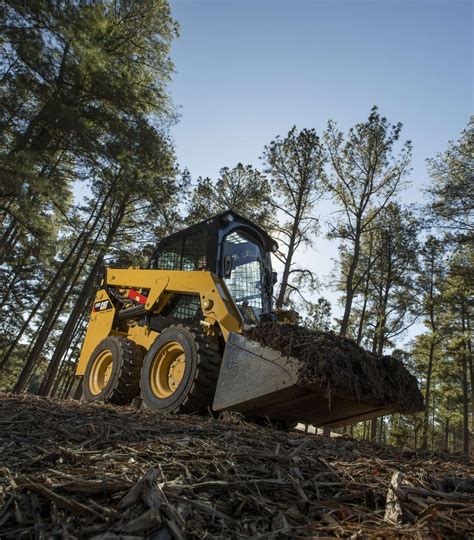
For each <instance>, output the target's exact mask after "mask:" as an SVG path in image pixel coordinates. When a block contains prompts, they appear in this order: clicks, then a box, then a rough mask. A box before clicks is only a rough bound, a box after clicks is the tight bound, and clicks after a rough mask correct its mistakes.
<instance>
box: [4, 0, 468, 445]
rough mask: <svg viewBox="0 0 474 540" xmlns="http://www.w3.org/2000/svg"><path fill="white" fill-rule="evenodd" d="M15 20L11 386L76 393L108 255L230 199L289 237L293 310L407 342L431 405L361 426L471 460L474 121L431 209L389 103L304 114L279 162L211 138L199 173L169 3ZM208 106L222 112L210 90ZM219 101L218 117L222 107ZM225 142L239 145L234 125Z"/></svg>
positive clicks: (112, 261) (271, 153) (74, 6)
mask: <svg viewBox="0 0 474 540" xmlns="http://www.w3.org/2000/svg"><path fill="white" fill-rule="evenodd" d="M302 4H304V3H302ZM232 6H233V7H232V9H234V10H235V9H236V6H235V4H232ZM214 7H215V6H214ZM183 9H184V8H183V6H181V7H180V8H179V9H178V10H177V11H178V13H179V11H180V10H183ZM189 9H190V10H191V11H192V8H189ZM221 15H222V12H221ZM0 17H1V22H0V24H1V64H0V65H1V72H0V80H1V90H2V91H1V96H0V100H1V101H0V133H1V140H0V168H1V186H0V222H1V227H2V228H1V245H0V254H1V255H0V256H1V261H0V265H1V266H0V279H1V285H2V286H1V291H2V292H1V299H0V301H1V306H2V309H1V314H0V325H1V335H0V388H1V389H2V390H12V391H14V392H24V391H29V392H33V393H38V394H40V395H52V396H58V397H67V396H70V395H73V394H74V392H75V379H74V375H73V374H74V365H75V362H76V361H77V357H78V352H79V350H80V345H81V341H82V339H83V336H84V331H85V327H86V324H87V318H88V314H89V312H90V304H91V301H92V297H93V295H94V291H95V288H96V285H97V280H98V276H99V275H100V273H101V271H102V268H103V266H104V265H111V266H130V265H141V266H144V265H146V264H147V260H148V258H149V255H150V253H151V251H152V250H153V248H154V246H155V245H156V243H157V242H158V241H159V239H160V238H162V237H163V236H164V235H166V234H169V233H170V232H173V231H175V230H177V229H179V228H181V227H183V226H186V225H188V224H191V223H193V222H196V221H198V220H201V219H204V218H206V217H208V216H209V215H212V214H214V213H216V212H219V211H221V210H224V209H227V208H231V209H234V210H235V211H237V212H239V213H241V214H243V215H245V216H248V217H250V218H251V219H253V220H255V221H256V222H258V223H260V224H262V225H263V226H264V227H266V228H267V229H268V230H269V231H270V232H271V233H272V234H273V235H274V236H275V237H276V238H277V239H278V241H279V244H280V251H279V252H278V253H277V254H276V261H275V262H276V266H277V269H278V270H279V284H278V288H277V291H276V295H275V302H276V305H277V307H285V308H286V307H291V308H294V309H296V310H297V311H298V312H299V313H300V315H301V323H302V324H306V325H308V326H311V327H313V328H320V329H323V330H327V329H332V330H334V331H336V332H339V333H341V334H342V335H347V336H349V337H351V338H353V339H355V340H356V341H357V342H358V343H360V344H361V345H363V346H364V347H366V348H368V349H369V350H371V351H373V352H375V353H378V354H383V353H388V352H393V354H395V355H398V356H399V357H401V358H403V359H404V361H405V363H406V365H407V366H408V367H409V368H410V369H411V370H412V372H413V373H414V374H415V375H416V376H417V377H418V379H419V381H420V385H421V388H422V390H423V393H424V396H425V401H426V404H427V407H426V411H425V413H420V414H418V415H412V416H408V417H403V416H400V415H393V416H390V417H385V418H382V419H380V420H379V421H374V422H371V423H361V424H358V425H356V426H352V427H351V429H350V431H351V434H352V435H353V436H356V437H365V438H371V439H372V440H377V441H378V442H380V443H381V444H397V445H405V446H410V447H417V448H418V447H421V448H431V449H438V450H449V451H454V452H457V451H461V452H464V453H468V451H469V446H470V442H471V441H470V439H471V438H472V433H474V371H473V356H472V316H473V296H472V291H473V273H472V264H473V243H472V241H473V231H472V210H473V182H472V176H473V128H474V124H473V120H472V119H470V118H469V116H468V114H466V118H465V125H464V129H463V128H462V126H460V127H459V133H458V135H457V138H456V139H455V140H453V141H452V142H448V141H446V144H445V147H444V148H440V149H439V150H440V151H439V153H438V154H434V155H431V156H430V155H427V156H425V157H426V158H427V163H426V170H427V172H428V174H429V178H430V182H429V184H428V185H426V187H425V189H424V191H422V196H421V197H419V200H417V201H416V204H407V201H411V200H413V196H412V194H413V183H414V181H415V183H416V179H414V178H413V172H412V155H413V147H414V146H415V148H416V144H417V141H416V140H415V141H413V142H411V140H410V139H411V136H410V133H409V132H407V129H406V128H404V127H403V126H402V124H401V123H400V122H399V121H398V120H399V119H398V118H395V119H388V118H386V117H385V116H384V114H383V111H382V110H379V109H378V108H377V107H376V106H373V107H372V108H371V109H370V108H368V109H367V110H361V111H360V112H359V115H358V116H359V118H360V120H359V121H358V122H356V123H354V124H353V125H352V127H350V126H348V127H345V128H344V129H342V128H339V127H338V124H337V123H336V122H335V121H333V120H331V119H330V118H325V119H324V122H321V123H320V124H319V125H318V128H317V129H316V128H314V127H313V126H312V125H306V127H304V126H303V127H298V128H297V127H292V123H290V124H289V125H288V126H287V128H286V129H285V130H284V131H281V132H280V133H279V132H275V133H274V134H272V135H271V136H270V137H269V138H267V139H264V138H262V140H261V141H260V142H259V144H258V145H256V144H253V147H254V151H255V146H259V149H258V152H257V154H258V156H259V157H260V158H261V159H260V160H258V161H257V162H253V163H251V164H248V163H245V162H244V164H242V163H238V162H235V161H234V162H230V163H226V162H225V159H226V152H224V151H222V152H220V153H219V148H218V147H217V148H215V149H214V148H211V150H212V152H213V153H214V154H216V153H219V156H218V159H219V161H220V160H222V162H221V167H220V170H219V172H214V174H212V175H211V176H206V175H204V174H203V175H201V176H195V175H194V174H193V171H192V170H188V169H187V168H186V166H185V165H187V163H185V162H183V163H181V162H180V161H179V160H178V158H177V156H180V146H179V141H180V135H179V132H178V136H177V137H176V140H174V139H173V137H172V135H173V133H174V131H173V130H175V129H176V128H175V126H179V125H180V119H181V118H180V114H179V111H178V109H177V108H176V105H175V104H174V103H173V100H172V96H173V97H174V94H172V90H173V86H170V84H171V81H172V77H173V75H174V66H173V63H172V61H171V59H172V58H173V55H172V52H171V51H172V50H171V45H172V43H173V42H174V41H175V40H176V38H177V37H178V34H179V32H180V30H179V26H178V24H177V22H176V21H175V19H174V15H173V14H172V13H171V8H170V6H169V4H168V3H167V2H166V1H164V0H160V1H151V0H150V1H143V2H138V3H137V2H133V1H114V2H112V1H101V2H82V3H78V2H72V1H71V2H60V3H52V2H47V1H33V2H21V1H5V2H3V3H2V4H1V6H0ZM227 17H228V20H227V23H228V24H229V20H230V19H232V17H229V13H227ZM181 31H183V30H181ZM178 43H179V41H178ZM394 46H395V45H394ZM282 61H283V62H284V61H285V59H284V58H283V59H282ZM212 72H213V73H214V72H215V70H212ZM223 82H224V84H223V86H224V90H221V92H220V93H221V94H222V93H225V86H226V85H225V81H223ZM206 84H207V85H208V86H209V88H211V87H213V88H214V85H211V84H210V82H209V81H207V83H206ZM170 88H171V90H170ZM256 88H257V89H256V90H255V92H257V93H258V92H259V91H261V88H260V90H258V88H259V87H258V85H257V87H256ZM267 91H268V89H267ZM294 94H295V95H297V94H298V89H297V85H296V89H295V91H294ZM256 95H257V94H256ZM269 95H270V93H269ZM227 97H228V98H229V96H227ZM269 99H270V97H269ZM453 99H454V96H453ZM201 103H203V105H204V104H207V106H208V105H209V101H208V100H207V99H206V98H204V97H203V96H202V95H201ZM324 110H329V109H326V108H324ZM204 113H205V115H206V118H208V119H209V123H211V124H212V122H214V119H215V116H216V114H215V113H213V110H212V109H210V110H209V109H207V110H205V111H204ZM189 114H191V115H192V113H191V112H190V113H189ZM433 114H434V112H433ZM328 116H329V115H328ZM182 118H183V122H182V123H183V124H185V119H186V111H183V112H182ZM247 120H248V119H247ZM295 121H296V119H295ZM231 127H232V124H230V127H229V133H232V130H231ZM234 127H235V125H234ZM440 129H442V126H440ZM202 130H203V132H204V133H205V132H206V126H205V125H204V124H203V127H202ZM247 130H248V134H249V135H248V136H249V138H250V139H251V138H252V125H251V124H250V123H249V124H248V126H247ZM219 138H220V139H223V140H224V141H225V143H226V144H227V145H231V146H232V138H231V137H230V138H229V139H227V140H226V137H225V132H224V133H222V135H221V134H219ZM183 145H184V147H185V146H186V145H185V144H184V143H183ZM196 146H197V148H199V145H198V141H196ZM217 146H218V145H217ZM244 154H245V152H244V151H242V155H243V156H244ZM187 155H188V156H189V154H187ZM180 159H181V158H180ZM214 159H216V158H214ZM190 161H191V162H192V161H193V159H190ZM237 161H239V158H237ZM242 161H244V158H242ZM213 163H214V162H213ZM213 167H214V166H213ZM213 167H210V168H211V169H212V168H213ZM319 242H325V245H328V246H333V248H332V249H333V251H332V253H333V254H334V257H333V258H334V259H335V260H334V269H333V271H332V272H331V275H330V276H323V275H321V271H320V266H319V265H318V261H317V259H318V258H322V257H323V256H325V254H324V253H322V252H321V249H318V243H319ZM330 258H331V257H327V256H325V259H326V260H327V259H330ZM336 299H337V301H336ZM471 446H472V443H471Z"/></svg>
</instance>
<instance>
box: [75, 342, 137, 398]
mask: <svg viewBox="0 0 474 540" xmlns="http://www.w3.org/2000/svg"><path fill="white" fill-rule="evenodd" d="M142 363H143V352H142V349H141V347H138V346H137V345H135V343H133V341H130V340H129V339H126V338H123V337H118V336H109V337H107V338H105V339H103V340H102V341H101V342H100V343H99V345H97V347H96V348H95V349H94V352H93V353H92V355H91V357H90V360H89V362H88V364H87V367H86V371H85V373H84V378H83V382H82V385H83V397H84V399H85V401H103V402H105V403H114V404H115V405H128V404H129V403H130V402H131V401H132V399H133V398H134V397H135V396H136V395H137V394H138V392H139V385H140V371H141V367H142Z"/></svg>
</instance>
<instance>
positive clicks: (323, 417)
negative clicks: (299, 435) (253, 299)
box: [213, 333, 396, 427]
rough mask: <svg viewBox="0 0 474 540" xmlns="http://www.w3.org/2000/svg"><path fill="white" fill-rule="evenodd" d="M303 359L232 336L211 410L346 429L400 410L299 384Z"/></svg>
mask: <svg viewBox="0 0 474 540" xmlns="http://www.w3.org/2000/svg"><path fill="white" fill-rule="evenodd" d="M300 367H301V361H300V360H297V359H296V358H291V357H290V358H288V357H283V356H282V355H281V354H280V353H279V352H278V351H275V350H273V349H269V348H266V347H262V346H261V345H259V344H258V343H256V342H254V341H250V340H249V339H247V338H246V337H244V336H242V335H239V334H235V333H231V334H230V335H229V339H228V341H227V345H226V348H225V351H224V356H223V360H222V366H221V370H220V373H219V379H218V382H217V388H216V393H215V397H214V403H213V409H214V410H215V411H225V410H227V411H237V412H240V413H242V414H244V415H247V416H260V417H266V418H269V419H272V420H281V421H283V422H287V423H293V422H302V423H306V424H312V425H315V426H334V427H336V426H343V425H346V424H353V423H355V422H358V421H361V420H367V419H369V418H374V417H377V416H382V415H386V414H391V413H393V412H396V409H395V408H393V407H391V406H385V405H380V404H374V403H367V402H363V401H360V400H358V399H357V398H354V397H353V396H350V395H347V394H344V393H343V392H339V391H337V390H334V389H333V390H332V391H331V393H330V395H328V389H327V388H322V387H321V386H317V385H315V384H299V383H298V372H299V370H300Z"/></svg>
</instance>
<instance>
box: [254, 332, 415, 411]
mask: <svg viewBox="0 0 474 540" xmlns="http://www.w3.org/2000/svg"><path fill="white" fill-rule="evenodd" d="M246 336H247V337H248V338H249V339H251V340H253V341H257V342H258V343H260V344H261V345H263V346H264V347H269V348H272V349H275V350H278V351H280V352H281V353H282V354H283V355H284V356H288V357H293V358H296V359H297V360H299V361H300V362H301V367H300V369H299V373H298V377H299V383H300V384H301V385H312V384H314V385H317V386H320V387H322V388H325V389H327V392H328V394H330V393H331V391H333V390H340V391H343V392H345V393H347V394H349V395H350V396H353V397H354V398H355V399H357V400H359V401H364V402H367V403H370V404H373V405H377V406H378V405H385V404H388V405H391V406H393V407H394V408H396V409H397V410H398V411H400V412H404V413H410V412H417V411H421V410H422V409H423V396H422V394H421V392H420V390H419V388H418V384H417V380H416V378H415V377H414V376H413V375H411V374H410V372H409V371H408V370H407V369H406V368H405V367H404V365H403V363H402V362H401V361H400V360H398V359H397V358H393V357H392V356H378V355H375V354H372V353H369V352H368V351H366V350H365V349H363V348H362V347H360V346H359V345H357V343H356V342H355V341H354V340H352V339H348V338H345V337H341V336H339V335H337V334H335V333H334V332H321V331H317V330H310V329H308V328H305V327H303V326H296V325H293V324H282V323H275V322H267V323H262V324H259V325H258V326H255V327H254V328H251V329H250V330H249V331H248V332H246Z"/></svg>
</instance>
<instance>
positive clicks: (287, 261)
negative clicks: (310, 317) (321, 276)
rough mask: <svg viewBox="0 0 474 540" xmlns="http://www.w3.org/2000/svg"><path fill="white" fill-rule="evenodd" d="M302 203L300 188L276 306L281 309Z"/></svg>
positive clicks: (283, 302)
mask: <svg viewBox="0 0 474 540" xmlns="http://www.w3.org/2000/svg"><path fill="white" fill-rule="evenodd" d="M302 204H303V189H300V191H299V193H298V199H297V203H296V212H295V217H294V220H293V226H292V228H291V235H290V242H289V244H288V253H287V255H286V259H285V266H284V268H283V275H282V278H281V285H280V290H279V293H278V298H277V301H276V303H275V307H276V308H277V309H281V308H282V307H283V306H284V304H285V300H286V290H287V288H288V280H289V278H290V271H291V264H292V262H293V255H294V254H295V244H296V238H297V236H298V230H299V226H300V221H301V213H302Z"/></svg>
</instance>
